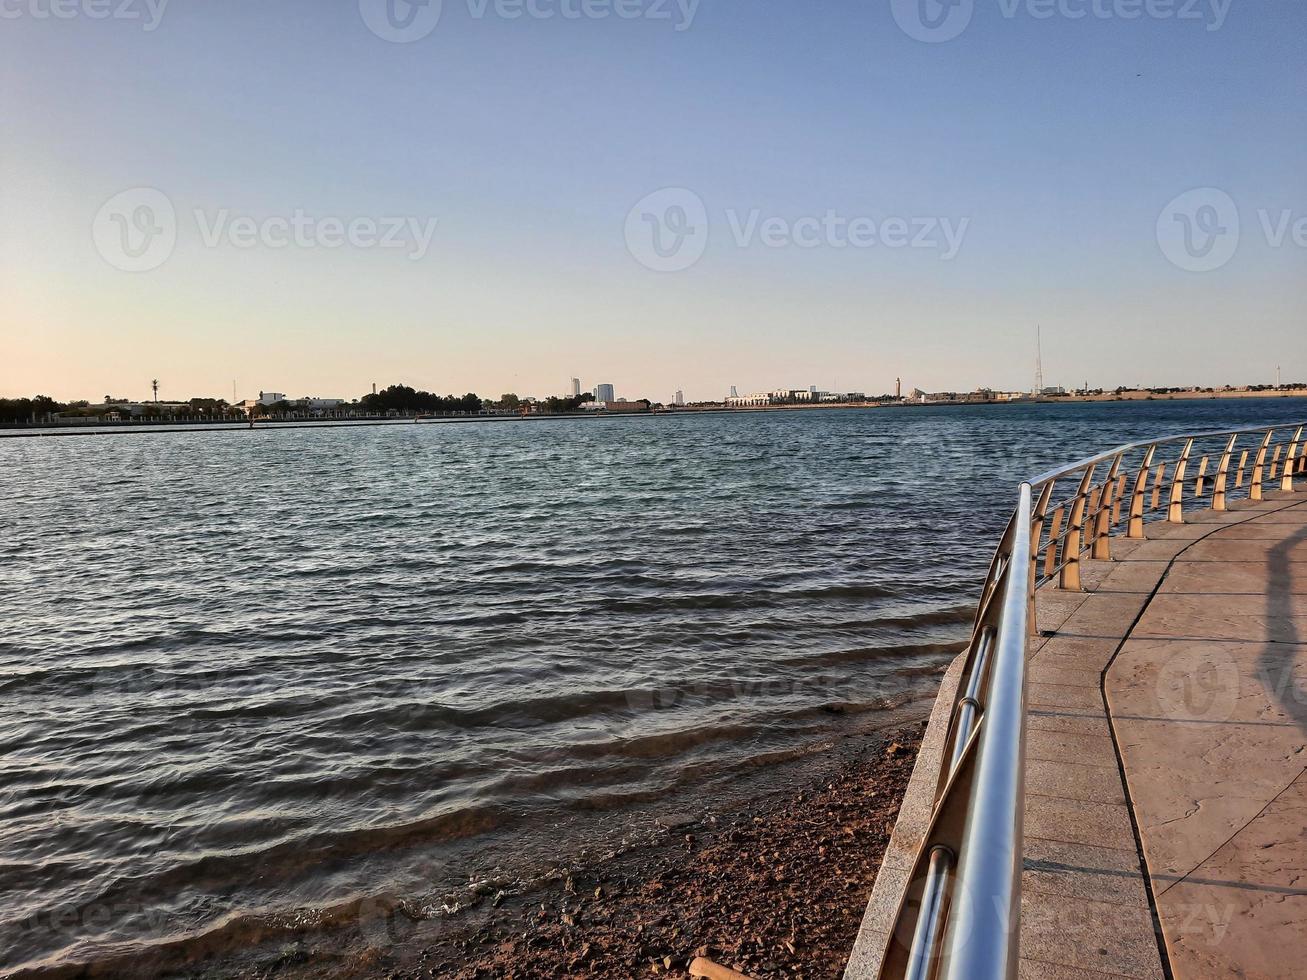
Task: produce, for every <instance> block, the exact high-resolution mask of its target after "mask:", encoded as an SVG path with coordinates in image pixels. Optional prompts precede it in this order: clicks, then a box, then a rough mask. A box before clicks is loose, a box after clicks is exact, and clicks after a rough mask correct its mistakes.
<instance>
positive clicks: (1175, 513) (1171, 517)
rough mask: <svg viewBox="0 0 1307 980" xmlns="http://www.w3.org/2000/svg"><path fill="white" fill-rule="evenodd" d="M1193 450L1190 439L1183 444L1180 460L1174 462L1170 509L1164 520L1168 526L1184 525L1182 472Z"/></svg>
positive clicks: (1192, 443) (1192, 442)
mask: <svg viewBox="0 0 1307 980" xmlns="http://www.w3.org/2000/svg"><path fill="white" fill-rule="evenodd" d="M1193 448H1194V441H1193V440H1192V439H1190V440H1188V441H1187V442H1186V443H1185V444H1184V449H1183V450H1181V452H1180V458H1179V459H1178V460H1176V464H1175V475H1174V476H1172V477H1171V507H1170V509H1169V510H1168V511H1167V512H1166V520H1167V523H1169V524H1183V523H1184V471H1185V467H1187V466H1188V465H1189V453H1190V451H1191V450H1192V449H1193Z"/></svg>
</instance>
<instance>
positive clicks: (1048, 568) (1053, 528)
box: [1044, 504, 1066, 578]
mask: <svg viewBox="0 0 1307 980" xmlns="http://www.w3.org/2000/svg"><path fill="white" fill-rule="evenodd" d="M1065 514H1066V507H1065V506H1064V505H1061V504H1059V505H1058V507H1057V509H1056V510H1054V511H1053V521H1052V523H1051V524H1049V525H1048V551H1047V552H1046V553H1045V555H1044V577H1045V578H1047V577H1049V576H1051V575H1052V574H1053V573H1054V572H1055V571H1057V552H1058V547H1057V546H1058V540H1057V539H1058V535H1060V534H1061V533H1062V518H1063V516H1064V515H1065Z"/></svg>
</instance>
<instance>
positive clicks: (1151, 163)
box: [0, 0, 1307, 400]
mask: <svg viewBox="0 0 1307 980" xmlns="http://www.w3.org/2000/svg"><path fill="white" fill-rule="evenodd" d="M50 2H51V0H0V11H3V12H5V13H6V16H5V17H4V18H2V19H0V108H2V109H3V111H2V112H0V227H3V232H0V329H2V330H3V331H4V334H5V337H4V346H5V348H6V352H7V355H6V356H5V357H4V358H0V394H4V395H16V394H31V393H36V392H43V393H48V394H52V395H54V396H56V397H61V398H71V397H89V398H92V399H96V398H99V397H101V396H102V395H104V394H115V395H123V396H134V397H142V396H145V395H146V394H148V389H147V382H148V380H149V379H150V378H152V377H159V378H160V379H161V380H162V381H163V384H162V388H161V395H162V396H163V397H189V396H191V395H215V396H225V397H230V395H231V391H232V381H233V380H235V381H237V384H238V394H239V395H240V396H241V397H246V396H247V395H249V394H251V393H253V392H255V391H257V390H259V389H268V390H277V391H283V392H287V393H290V394H292V395H302V394H315V395H321V396H331V395H335V396H342V395H343V396H347V397H351V396H357V395H359V394H361V393H362V392H364V391H365V390H367V387H368V386H369V385H370V384H371V383H372V382H373V381H376V382H379V383H381V384H386V383H390V382H392V381H404V382H407V383H410V384H414V385H417V386H420V387H428V388H432V389H436V390H440V391H452V390H456V391H460V392H461V391H466V390H469V389H471V390H475V391H477V392H479V393H481V394H488V395H497V394H499V393H500V392H504V391H517V392H518V393H520V394H531V395H538V396H543V395H546V394H550V393H555V392H561V391H563V390H564V389H565V388H566V386H567V379H568V378H569V377H570V376H572V375H576V376H579V377H580V378H581V379H582V382H583V384H584V385H585V386H586V387H591V386H593V384H595V383H596V382H599V381H611V382H613V383H615V384H616V386H617V388H618V393H619V394H621V395H626V396H629V397H637V396H649V397H652V398H654V399H656V400H666V399H670V397H671V395H672V392H673V391H674V390H675V389H676V388H683V389H684V390H685V392H686V394H687V396H688V397H690V398H692V399H694V398H711V397H720V395H721V394H722V393H723V392H724V391H725V390H726V388H727V386H728V385H731V384H735V385H738V386H739V387H740V389H741V390H742V391H743V390H754V389H761V388H771V387H777V386H782V385H786V386H797V385H805V386H806V385H808V384H816V385H819V386H821V387H823V388H833V387H838V388H840V389H846V388H857V389H864V390H867V391H872V392H880V391H884V390H888V389H891V388H892V386H893V383H894V378H895V377H896V376H902V377H903V379H904V383H905V386H907V387H911V386H920V387H923V388H926V389H929V390H937V389H946V388H952V389H968V388H973V387H975V386H977V385H981V384H985V385H990V386H994V387H999V388H1012V389H1018V388H1028V387H1029V386H1030V384H1031V380H1032V375H1033V347H1034V329H1035V324H1036V323H1040V324H1042V325H1043V331H1044V360H1045V375H1046V378H1047V380H1048V382H1049V383H1060V384H1066V385H1068V386H1070V385H1073V384H1079V383H1081V382H1082V381H1084V380H1088V381H1090V382H1091V383H1092V384H1095V385H1105V386H1107V385H1116V384H1121V383H1124V384H1133V383H1136V382H1144V383H1156V384H1183V383H1203V384H1220V383H1236V384H1237V383H1243V382H1256V381H1268V380H1273V378H1274V371H1275V366H1276V364H1277V363H1278V364H1280V365H1282V366H1283V369H1284V376H1285V380H1286V381H1287V380H1307V275H1304V273H1307V242H1304V243H1303V244H1295V243H1294V242H1293V240H1292V239H1293V236H1292V233H1291V232H1290V233H1288V234H1287V235H1286V236H1285V238H1284V240H1283V241H1282V242H1281V244H1279V245H1275V244H1273V243H1272V242H1271V241H1268V238H1267V235H1266V233H1265V232H1264V231H1263V228H1262V221H1261V220H1260V218H1259V216H1258V212H1259V210H1265V211H1266V212H1267V213H1268V214H1269V215H1270V220H1272V221H1273V222H1275V221H1279V220H1280V217H1281V216H1282V213H1283V212H1285V211H1286V210H1287V211H1288V212H1289V214H1290V216H1291V220H1292V219H1301V218H1304V217H1307V67H1305V66H1307V57H1305V55H1307V4H1304V3H1302V2H1298V0H1266V2H1263V0H1243V2H1239V0H1236V2H1234V3H1233V4H1232V5H1231V6H1230V7H1229V9H1228V10H1227V11H1225V12H1224V14H1225V15H1224V20H1223V22H1221V23H1220V26H1219V29H1215V30H1211V29H1209V28H1210V27H1213V26H1216V23H1217V20H1218V18H1219V16H1220V13H1219V12H1214V8H1213V6H1212V3H1211V0H1206V2H1204V3H1201V4H1199V5H1196V6H1195V7H1194V8H1192V12H1193V13H1194V15H1195V16H1194V18H1193V19H1177V18H1176V17H1175V16H1171V17H1168V18H1166V19H1162V18H1158V17H1149V16H1142V17H1140V18H1138V19H1124V18H1123V17H1122V16H1110V17H1097V16H1094V15H1093V14H1092V12H1091V14H1090V15H1089V16H1086V17H1084V18H1080V19H1073V18H1069V17H1066V16H1062V15H1061V14H1058V13H1057V12H1056V10H1057V8H1056V7H1054V8H1052V9H1053V10H1054V15H1053V16H1052V17H1049V18H1040V17H1037V16H1034V12H1035V11H1037V10H1038V6H1036V8H1035V11H1032V10H1031V8H1030V7H1029V6H1028V5H1027V3H1026V2H1025V0H1022V2H1021V3H1017V0H1002V3H1000V0H976V4H975V7H974V11H973V13H972V17H971V21H970V23H969V24H968V25H967V26H966V29H965V30H963V31H962V32H961V34H960V35H959V36H958V37H956V38H955V39H953V40H949V41H946V42H943V43H926V42H923V41H920V40H916V39H914V38H913V37H909V36H908V34H907V33H905V31H904V30H902V29H901V28H900V26H899V25H898V24H897V23H896V20H895V18H894V17H893V16H892V11H891V6H890V0H865V2H845V0H832V2H829V3H824V4H820V5H818V4H810V3H799V2H788V3H782V2H775V0H702V2H701V3H699V5H698V7H697V10H696V11H695V12H694V17H693V20H692V21H690V22H689V23H688V25H687V24H686V22H685V19H684V16H683V14H682V12H681V10H680V9H679V8H678V7H677V6H676V3H675V0H672V2H670V3H669V4H668V5H667V7H666V9H667V12H668V14H669V15H670V18H671V19H670V20H656V19H649V18H644V17H641V18H638V19H633V20H627V19H619V18H616V17H608V18H606V19H588V18H580V19H565V18H562V17H554V18H553V19H539V18H535V17H532V16H529V15H524V16H522V17H520V18H518V19H506V18H504V17H501V16H499V15H498V14H497V13H496V11H495V4H494V3H493V2H492V3H491V4H490V6H489V8H488V9H487V11H486V12H485V14H484V16H480V17H478V16H476V9H477V6H478V5H479V3H480V0H445V2H444V4H443V10H442V14H441V17H440V20H439V23H438V24H437V25H436V26H435V28H434V30H432V31H431V32H430V34H429V35H427V36H425V37H423V38H422V39H420V40H416V41H412V42H411V43H402V44H401V43H390V42H388V41H386V40H383V39H381V38H379V37H378V36H377V35H376V34H375V33H373V32H372V31H371V30H369V28H368V26H367V25H366V24H365V22H364V18H363V16H361V13H360V6H359V3H358V0H333V2H312V0H225V2H221V3H218V2H199V0H171V2H170V3H168V4H167V5H166V7H165V8H164V10H163V13H162V17H161V19H160V20H159V22H158V25H157V27H156V28H155V29H153V30H146V29H145V28H146V23H145V22H146V21H149V20H150V18H151V16H152V15H151V14H150V13H149V9H148V7H147V4H146V2H145V0H134V2H133V0H127V2H129V3H130V9H132V10H133V11H135V12H139V13H140V14H141V17H142V19H140V20H123V19H117V18H109V19H103V20H102V19H95V18H93V17H91V16H89V15H88V13H87V10H86V7H87V4H90V5H91V6H92V7H94V5H95V0H80V2H79V0H65V2H69V3H71V4H72V9H73V11H74V16H72V17H70V18H67V19H57V18H51V17H45V16H42V14H43V13H44V12H45V11H46V10H48V7H49V4H50ZM123 2H125V0H112V5H111V6H117V5H118V4H121V3H123ZM157 2H158V0H155V3H156V5H157ZM562 2H563V0H539V3H540V5H541V6H542V7H543V8H544V9H548V10H557V9H558V8H559V5H560V3H562ZM570 2H571V3H572V4H573V5H577V4H579V0H570ZM626 2H630V3H633V4H635V7H634V8H632V9H636V10H640V9H642V8H648V7H649V6H650V5H651V4H653V3H654V2H655V0H626ZM931 2H933V0H931ZM1035 2H1036V5H1037V4H1038V0H1035ZM1069 2H1070V3H1071V4H1072V7H1073V8H1074V9H1079V7H1080V6H1081V4H1080V0H1069ZM1184 2H1187V0H1177V4H1176V6H1175V7H1174V8H1172V9H1173V10H1176V9H1179V7H1180V6H1181V5H1182V4H1183V3H1184ZM1099 3H1100V7H1101V9H1103V10H1105V11H1107V12H1108V13H1113V14H1119V13H1121V12H1123V11H1122V9H1121V8H1122V7H1125V8H1126V10H1127V11H1128V10H1129V9H1130V7H1129V0H1099ZM470 4H471V6H470ZM1086 6H1087V5H1086ZM908 9H910V8H908ZM1218 10H1219V5H1218ZM678 27H686V29H683V30H678V29H677V28H678ZM138 187H148V188H154V189H157V190H159V191H161V192H163V194H165V195H166V196H167V199H168V200H169V201H170V202H171V204H172V205H173V206H174V207H175V210H176V214H177V225H176V227H177V232H176V245H175V249H173V250H172V251H171V253H170V254H169V255H168V257H167V260H166V261H165V262H163V263H162V264H161V265H159V267H158V268H155V269H153V270H151V271H145V272H125V271H122V270H121V269H120V268H117V267H115V266H114V264H112V263H111V262H110V261H107V260H106V258H105V257H104V255H103V254H102V252H101V251H97V246H96V241H97V239H95V238H93V227H94V222H96V220H97V213H98V212H99V211H100V209H101V207H102V205H104V204H105V203H106V202H107V201H109V200H110V199H111V198H113V197H114V196H115V195H117V194H119V193H120V192H122V191H125V190H128V189H131V188H138ZM665 187H682V188H687V189H689V190H691V191H693V192H694V194H695V195H697V196H698V198H699V199H701V200H702V201H703V202H704V206H705V208H706V214H707V219H708V231H707V239H706V248H705V249H704V251H703V255H702V257H701V258H700V259H699V260H698V261H697V262H695V263H694V264H693V265H691V266H690V267H689V268H686V269H684V270H681V271H674V272H665V271H664V272H659V271H653V270H651V269H649V268H646V267H645V266H644V265H642V264H641V262H640V261H637V258H636V257H633V254H632V251H630V250H629V249H628V246H627V241H626V238H625V237H624V227H625V223H626V220H627V215H628V212H629V211H630V210H631V208H632V206H633V205H635V203H636V202H637V201H639V200H641V199H642V198H644V197H645V196H646V195H648V194H650V193H651V192H653V191H657V190H659V189H660V188H665ZM1198 187H1212V188H1217V189H1219V190H1220V191H1223V192H1225V193H1226V194H1228V195H1229V197H1230V199H1231V200H1232V201H1233V202H1234V204H1235V205H1236V206H1237V209H1238V215H1239V219H1240V236H1239V241H1238V247H1237V249H1236V250H1235V251H1234V253H1233V255H1232V256H1231V257H1229V259H1228V261H1225V262H1224V264H1222V265H1221V266H1220V267H1219V268H1216V269H1213V270H1210V271H1201V272H1195V271H1188V270H1186V269H1184V268H1179V267H1177V265H1176V264H1174V263H1172V262H1170V261H1168V258H1167V256H1166V254H1165V253H1164V250H1163V248H1162V247H1159V239H1158V233H1157V227H1158V224H1159V220H1158V219H1159V215H1161V214H1162V212H1163V209H1165V208H1166V207H1167V205H1168V202H1170V201H1171V200H1172V199H1173V198H1175V197H1176V196H1177V195H1179V194H1181V193H1182V192H1185V191H1188V190H1190V189H1192V188H1198ZM296 209H300V210H302V211H303V212H305V213H306V214H309V215H312V216H316V217H324V216H327V217H338V218H340V219H342V221H345V222H348V221H350V220H352V219H355V218H360V217H374V218H382V217H391V216H397V217H404V218H412V219H414V220H420V221H425V220H427V219H428V218H435V219H438V224H437V227H436V231H435V233H434V237H433V238H432V240H431V244H430V247H429V249H428V250H427V251H426V252H425V254H423V255H422V257H421V258H420V259H414V258H411V257H410V253H409V252H406V251H403V250H396V249H381V248H369V247H355V246H349V245H347V246H345V247H341V248H325V247H289V248H277V247H271V246H270V245H268V244H266V243H264V242H263V241H262V240H260V241H259V242H256V244H255V245H254V246H253V247H250V248H239V247H236V246H235V245H234V244H233V243H232V242H231V241H230V240H229V239H226V238H223V239H220V240H219V241H218V243H217V244H216V245H208V244H206V243H205V240H204V228H203V227H201V226H202V225H204V224H205V223H209V222H212V221H214V220H217V219H218V217H219V216H221V215H223V214H225V215H226V216H227V217H228V219H230V218H236V217H247V218H250V219H252V222H253V223H261V222H265V221H266V220H267V219H269V218H276V217H278V216H290V215H292V213H293V212H295V211H296ZM197 210H199V211H200V212H201V213H202V215H203V221H201V220H200V218H198V217H197V216H196V214H195V212H196V211H197ZM755 210H756V211H757V212H758V217H759V219H760V220H766V219H768V218H782V219H785V221H786V222H793V221H795V220H796V219H799V218H803V217H809V216H815V217H820V216H822V215H824V214H826V213H827V212H834V213H835V214H836V215H837V216H839V217H841V218H844V219H852V218H865V219H870V220H871V221H872V222H874V223H877V227H880V225H879V223H881V222H884V221H885V220H886V219H888V218H895V217H901V218H905V219H909V220H911V219H917V218H934V219H939V218H946V219H949V220H951V221H954V222H956V221H959V220H960V219H963V218H965V219H967V222H968V224H967V226H966V230H965V237H964V238H963V239H962V241H961V244H960V247H959V248H958V250H957V254H956V255H955V256H954V257H952V258H950V259H944V258H943V257H942V255H941V251H940V249H936V248H906V247H904V248H893V247H889V246H887V245H885V244H884V243H880V244H877V245H875V246H872V247H866V248H854V247H846V248H836V247H831V245H829V244H828V243H827V242H826V241H825V240H824V239H823V240H822V241H821V242H819V243H818V244H817V245H816V246H815V247H811V248H801V247H798V246H797V245H793V244H791V245H788V246H784V247H775V248H773V247H768V246H766V245H764V244H762V242H761V240H760V238H757V237H755V238H754V239H752V240H751V241H750V242H748V243H747V244H745V245H743V246H741V245H740V244H738V243H737V242H736V241H735V240H734V238H733V233H732V228H731V224H730V221H731V218H730V217H729V215H731V214H733V215H735V216H736V217H737V219H738V220H739V221H741V222H743V221H745V220H746V219H747V216H748V214H749V212H751V211H755ZM637 217H638V216H637ZM637 224H638V220H637ZM1167 226H1168V227H1171V224H1169V223H1168V225H1167ZM110 227H111V228H112V227H115V226H110ZM1175 227H1178V225H1177V226H1175ZM406 234H407V233H406Z"/></svg>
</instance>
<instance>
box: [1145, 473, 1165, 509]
mask: <svg viewBox="0 0 1307 980" xmlns="http://www.w3.org/2000/svg"><path fill="white" fill-rule="evenodd" d="M1166 465H1167V464H1166V463H1158V464H1157V475H1156V476H1154V477H1153V505H1152V506H1151V507H1149V508H1148V509H1149V511H1150V512H1151V511H1154V510H1157V508H1158V507H1160V506H1162V481H1163V480H1165V479H1166Z"/></svg>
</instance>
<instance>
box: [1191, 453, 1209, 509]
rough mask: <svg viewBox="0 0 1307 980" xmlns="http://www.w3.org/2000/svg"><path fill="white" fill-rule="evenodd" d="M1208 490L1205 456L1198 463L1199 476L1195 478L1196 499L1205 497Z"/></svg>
mask: <svg viewBox="0 0 1307 980" xmlns="http://www.w3.org/2000/svg"><path fill="white" fill-rule="evenodd" d="M1206 488H1207V456H1205V455H1204V456H1203V458H1202V459H1200V460H1199V461H1198V475H1197V476H1195V477H1194V498H1195V499H1197V498H1199V497H1201V496H1202V495H1203V491H1204V490H1205V489H1206Z"/></svg>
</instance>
